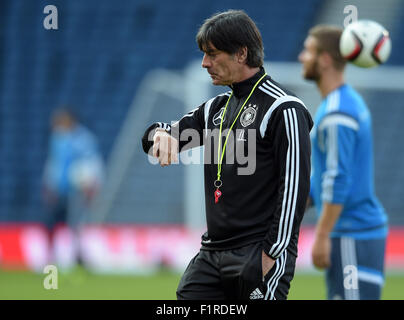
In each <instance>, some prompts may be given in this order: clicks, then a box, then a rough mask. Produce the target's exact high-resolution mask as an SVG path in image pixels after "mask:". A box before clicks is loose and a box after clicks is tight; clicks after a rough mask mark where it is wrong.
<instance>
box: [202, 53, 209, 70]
mask: <svg viewBox="0 0 404 320" xmlns="http://www.w3.org/2000/svg"><path fill="white" fill-rule="evenodd" d="M209 67H210V60H209V58H208V56H207V55H206V53H205V54H204V55H203V58H202V68H209Z"/></svg>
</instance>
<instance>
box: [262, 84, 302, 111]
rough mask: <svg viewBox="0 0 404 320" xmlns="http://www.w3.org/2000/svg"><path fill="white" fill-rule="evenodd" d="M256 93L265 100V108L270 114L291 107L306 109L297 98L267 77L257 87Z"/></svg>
mask: <svg viewBox="0 0 404 320" xmlns="http://www.w3.org/2000/svg"><path fill="white" fill-rule="evenodd" d="M258 92H260V94H261V96H263V98H264V99H265V106H266V107H267V109H269V110H271V112H275V111H276V110H283V109H285V108H291V107H297V108H303V109H307V108H306V106H305V104H304V103H303V101H302V100H300V99H299V97H297V96H296V95H295V94H294V93H293V92H292V91H290V90H289V89H287V88H286V87H285V86H283V85H281V84H279V83H278V82H276V81H275V80H274V79H272V78H271V77H269V76H267V77H266V78H265V79H264V81H263V82H261V84H260V85H259V86H258Z"/></svg>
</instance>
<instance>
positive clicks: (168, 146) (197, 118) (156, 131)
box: [142, 104, 204, 166]
mask: <svg viewBox="0 0 404 320" xmlns="http://www.w3.org/2000/svg"><path fill="white" fill-rule="evenodd" d="M203 128H204V104H203V105H201V106H200V107H199V108H196V109H194V110H192V111H190V112H189V113H187V114H186V115H184V116H183V117H182V118H181V119H180V120H179V121H176V122H174V123H172V124H168V123H162V122H156V123H153V124H152V125H151V126H150V127H149V128H147V129H146V131H145V133H144V135H143V138H142V146H143V150H144V152H146V153H148V154H150V155H152V156H153V157H156V158H158V160H159V163H160V165H161V166H167V165H170V164H171V163H172V162H177V161H178V153H179V152H181V151H184V150H187V149H189V148H193V147H197V146H200V145H201V144H202V143H203Z"/></svg>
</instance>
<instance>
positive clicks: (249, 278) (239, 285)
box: [177, 243, 296, 300]
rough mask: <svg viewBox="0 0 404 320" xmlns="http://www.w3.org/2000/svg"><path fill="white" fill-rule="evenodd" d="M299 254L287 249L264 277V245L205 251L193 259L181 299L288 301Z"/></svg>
mask: <svg viewBox="0 0 404 320" xmlns="http://www.w3.org/2000/svg"><path fill="white" fill-rule="evenodd" d="M295 262H296V257H295V256H294V255H292V254H291V253H289V252H288V251H287V250H285V251H284V252H283V253H282V255H281V256H280V257H279V258H278V259H277V260H276V262H275V264H274V266H273V267H272V269H271V270H269V272H268V273H267V274H266V275H265V277H263V276H262V245H261V243H254V244H250V245H247V246H245V247H241V248H237V249H231V250H220V251H219V250H217V251H211V250H203V249H201V250H200V251H199V253H198V254H197V255H196V256H195V257H194V258H193V259H192V260H191V262H190V263H189V265H188V267H187V269H186V270H185V272H184V274H183V276H182V278H181V280H180V283H179V285H178V289H177V299H178V300H185V299H186V300H199V299H203V300H225V299H241V300H246V299H254V300H255V299H261V300H285V299H286V298H287V295H288V292H289V287H290V281H291V280H292V279H293V275H294V271H295Z"/></svg>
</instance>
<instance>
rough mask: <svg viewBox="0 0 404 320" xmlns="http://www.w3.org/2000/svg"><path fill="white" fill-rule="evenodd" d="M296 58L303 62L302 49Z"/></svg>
mask: <svg viewBox="0 0 404 320" xmlns="http://www.w3.org/2000/svg"><path fill="white" fill-rule="evenodd" d="M297 60H299V61H300V62H303V51H301V52H300V53H299V55H298V56H297Z"/></svg>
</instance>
